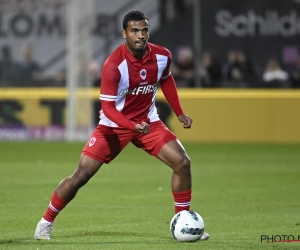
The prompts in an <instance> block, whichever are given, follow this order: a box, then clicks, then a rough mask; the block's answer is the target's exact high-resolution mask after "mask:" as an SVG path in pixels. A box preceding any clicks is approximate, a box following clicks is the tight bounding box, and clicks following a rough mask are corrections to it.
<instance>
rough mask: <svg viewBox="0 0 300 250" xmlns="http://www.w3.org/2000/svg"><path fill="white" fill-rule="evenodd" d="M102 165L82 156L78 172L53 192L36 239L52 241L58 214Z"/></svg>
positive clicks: (62, 182)
mask: <svg viewBox="0 0 300 250" xmlns="http://www.w3.org/2000/svg"><path fill="white" fill-rule="evenodd" d="M101 165H102V163H101V162H99V161H97V160H94V159H93V158H91V157H89V156H86V155H81V157H80V161H79V165H78V167H77V169H76V171H75V172H74V173H73V174H72V175H71V176H69V177H67V178H65V179H64V180H62V181H61V182H60V183H59V185H58V187H57V188H56V190H55V191H54V192H53V195H52V197H51V201H50V204H49V206H48V207H47V209H46V212H45V213H44V215H43V217H42V219H41V220H40V221H39V222H38V224H37V227H36V230H35V234H34V238H36V239H37V240H40V239H50V234H51V231H52V226H53V223H54V220H55V218H56V216H57V215H58V213H59V212H60V211H61V210H62V209H63V208H64V207H65V206H66V205H67V204H68V203H69V202H70V201H71V200H72V199H73V198H74V197H75V195H76V193H77V192H78V190H79V188H81V187H82V186H84V185H85V184H86V183H87V182H88V181H89V180H90V178H91V177H92V176H93V175H94V174H96V172H97V171H98V170H99V168H100V167H101Z"/></svg>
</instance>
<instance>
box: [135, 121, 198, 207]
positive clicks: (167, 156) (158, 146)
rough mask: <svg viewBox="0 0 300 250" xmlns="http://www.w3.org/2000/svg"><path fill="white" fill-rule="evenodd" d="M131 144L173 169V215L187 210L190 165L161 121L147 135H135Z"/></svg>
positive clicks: (189, 193)
mask: <svg viewBox="0 0 300 250" xmlns="http://www.w3.org/2000/svg"><path fill="white" fill-rule="evenodd" d="M132 142H133V143H134V145H135V146H137V147H139V148H142V149H144V150H145V151H146V152H148V153H149V154H151V155H153V156H155V157H157V158H158V159H160V160H161V161H163V162H164V163H166V164H167V165H168V166H170V167H171V168H172V169H173V174H172V192H173V195H174V202H175V213H177V212H180V211H182V210H189V208H190V201H191V186H192V184H191V182H192V181H191V171H190V165H191V163H190V158H189V157H188V156H187V153H186V152H185V150H184V148H183V146H182V145H181V143H180V142H179V141H178V140H177V137H176V136H175V135H174V134H173V133H172V132H171V131H170V130H169V129H168V128H167V127H166V125H165V124H164V123H163V122H162V121H156V122H153V123H151V124H150V130H149V133H148V134H139V135H136V136H135V137H134V138H133V140H132Z"/></svg>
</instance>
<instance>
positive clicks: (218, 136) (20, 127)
mask: <svg viewBox="0 0 300 250" xmlns="http://www.w3.org/2000/svg"><path fill="white" fill-rule="evenodd" d="M0 8H1V10H2V14H1V22H0V23H1V25H0V37H1V39H0V47H2V48H3V47H9V48H10V50H11V56H12V58H13V59H14V60H15V61H16V62H18V61H22V52H21V51H22V48H23V47H24V45H27V44H30V46H31V47H32V49H33V57H34V60H35V61H36V62H37V63H38V65H39V74H38V76H37V77H36V78H34V79H33V80H32V81H27V80H25V79H24V78H13V79H12V80H11V81H1V86H0V139H1V140H28V139H29V140H69V141H74V140H80V141H85V140H86V139H87V138H88V135H89V134H90V132H91V130H92V129H93V127H94V126H95V124H97V122H98V121H97V112H98V110H99V108H100V104H99V101H98V96H99V87H97V84H100V79H99V78H100V72H101V65H102V64H103V62H104V60H105V58H106V57H107V56H108V55H109V53H110V52H111V51H113V50H114V49H115V48H116V47H117V46H118V45H120V44H122V43H123V42H124V41H123V39H122V38H121V35H120V32H121V27H122V24H121V22H122V17H123V16H124V14H125V13H127V12H128V11H130V10H132V9H138V10H141V11H143V12H145V13H146V14H147V15H148V16H149V18H150V21H151V38H150V41H151V42H154V43H159V44H162V45H164V46H166V47H168V48H169V49H170V50H171V52H172V54H173V55H176V53H177V49H178V48H179V47H182V46H189V47H191V48H193V51H194V55H195V59H194V60H195V65H196V66H197V65H199V63H200V59H199V58H200V57H201V53H202V52H204V51H206V50H209V49H211V48H213V49H214V51H215V52H216V54H217V55H218V57H219V58H220V60H222V61H226V55H227V53H228V51H229V50H230V49H231V48H243V50H244V51H246V52H247V54H248V55H251V59H252V61H253V64H254V65H255V66H256V67H257V68H258V71H259V70H260V71H262V68H263V67H264V63H265V62H266V60H267V59H268V57H269V56H270V55H275V56H277V57H278V58H279V59H280V60H281V61H282V62H286V63H291V62H293V60H295V58H296V57H297V56H298V51H299V43H297V40H299V34H300V30H299V23H300V21H299V20H300V17H299V10H300V4H299V2H298V1H293V0H291V1H286V2H285V4H284V5H283V3H282V1H270V0H263V1H261V0H255V1H238V0H231V1H226V3H222V2H221V1H208V0H201V1H200V0H199V1H198V0H195V1H191V0H190V1H176V0H175V1H172V0H164V1H158V0H156V1H153V0H151V1H150V0H143V1H133V0H124V1H117V0H115V1H113V0H111V1H106V0H89V1H84V3H83V2H82V1H78V0H74V1H67V0H56V1H48V0H38V1H31V0H23V1H17V0H11V1H8V0H7V1H5V0H3V1H1V5H0ZM224 13H225V14H224ZM222 15H223V16H225V17H226V18H223V19H222ZM179 95H180V96H181V101H182V105H183V108H184V110H186V112H187V113H188V114H189V115H191V116H192V117H193V119H194V122H195V123H194V127H193V129H192V132H190V131H185V130H182V129H181V125H180V124H178V122H176V117H175V116H174V114H173V113H172V111H171V110H170V108H169V106H168V105H167V103H166V102H165V100H164V98H163V95H162V94H161V92H159V94H158V98H157V106H158V110H159V112H160V116H161V118H162V119H163V120H164V121H165V122H166V123H167V124H168V126H169V127H170V128H171V129H172V130H173V131H174V132H175V133H176V134H177V135H178V137H179V138H180V139H181V140H182V141H189V142H192V141H195V142H275V143H276V142H293V143H295V142H296V143H299V142H300V131H299V126H298V124H299V123H300V116H299V113H300V91H299V89H294V88H284V89H283V88H265V87H264V86H263V85H261V83H260V81H259V80H257V81H256V82H255V83H254V84H252V85H251V86H250V87H247V88H204V86H203V85H202V83H201V79H199V77H197V76H195V86H194V87H193V88H186V87H184V86H179Z"/></svg>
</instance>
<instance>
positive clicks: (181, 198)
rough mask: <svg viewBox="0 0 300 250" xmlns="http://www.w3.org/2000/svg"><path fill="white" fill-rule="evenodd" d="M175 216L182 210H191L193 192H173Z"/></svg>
mask: <svg viewBox="0 0 300 250" xmlns="http://www.w3.org/2000/svg"><path fill="white" fill-rule="evenodd" d="M172 194H173V197H174V205H175V214H177V213H178V212H180V211H182V210H189V209H190V205H191V199H192V190H191V189H190V190H185V191H181V192H173V193H172Z"/></svg>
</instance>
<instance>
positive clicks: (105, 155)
mask: <svg viewBox="0 0 300 250" xmlns="http://www.w3.org/2000/svg"><path fill="white" fill-rule="evenodd" d="M134 134H135V133H134V132H132V131H129V130H126V129H116V128H110V127H107V126H103V125H98V126H97V127H96V129H95V130H94V132H93V133H92V135H91V137H90V139H89V140H88V142H87V143H86V145H85V147H84V149H83V150H82V155H81V158H80V161H79V165H78V168H77V169H76V171H75V172H74V174H72V175H71V176H69V177H67V178H65V179H64V180H62V181H61V182H60V183H59V185H58V187H57V189H56V190H55V191H54V193H53V195H52V198H51V201H50V204H49V206H48V208H47V210H46V212H45V214H44V215H43V217H42V219H41V220H40V221H39V223H38V224H37V227H36V232H35V235H34V237H35V238H36V239H50V233H51V230H52V225H53V222H54V219H55V218H56V216H57V215H58V213H59V212H60V211H61V210H62V209H63V208H64V207H65V206H66V205H67V204H68V203H69V202H70V201H71V200H72V199H73V198H74V197H75V195H76V193H77V192H78V190H79V188H81V187H82V186H84V185H85V184H86V183H87V182H88V181H89V179H90V178H91V177H92V176H93V175H94V174H96V172H97V171H98V170H99V168H100V167H101V165H102V164H103V163H109V162H110V161H112V160H113V159H114V158H115V157H116V156H117V155H118V154H119V153H120V152H121V151H122V149H123V148H124V147H125V146H126V145H127V144H128V143H129V142H130V141H131V139H132V137H133V136H134Z"/></svg>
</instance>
